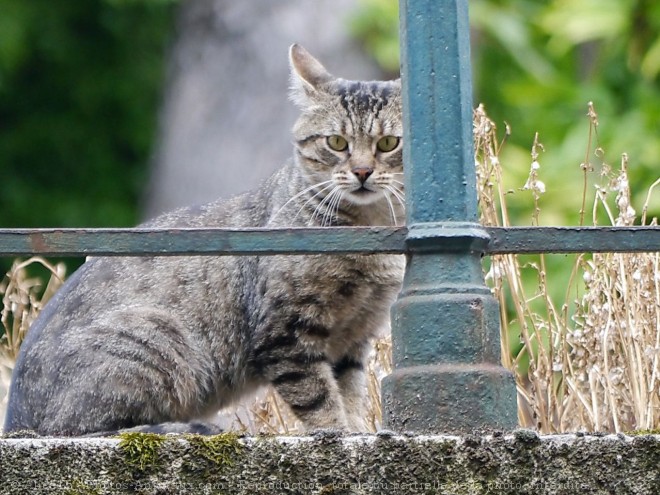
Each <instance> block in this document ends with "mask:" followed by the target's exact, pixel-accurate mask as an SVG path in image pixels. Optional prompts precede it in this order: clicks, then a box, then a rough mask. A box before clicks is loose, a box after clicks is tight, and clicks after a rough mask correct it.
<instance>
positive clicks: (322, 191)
mask: <svg viewBox="0 0 660 495" xmlns="http://www.w3.org/2000/svg"><path fill="white" fill-rule="evenodd" d="M326 182H330V183H331V184H328V185H326V186H325V187H323V188H322V189H320V190H319V191H316V193H314V194H313V195H312V196H311V197H309V198H307V201H305V202H304V203H303V204H302V205H301V206H300V208H298V211H297V212H296V214H295V215H294V217H293V220H291V223H294V222H295V221H296V219H297V218H298V215H300V213H301V212H302V211H303V210H304V209H305V207H306V206H307V205H308V204H309V203H311V202H312V201H314V199H316V198H317V197H318V196H321V195H322V194H323V193H324V192H325V191H327V190H328V189H330V188H332V187H334V184H332V182H333V181H331V180H330V181H326ZM308 190H309V189H308ZM326 197H327V196H325V197H324V198H323V199H322V200H321V201H324V200H325V198H326ZM316 208H318V205H317V206H316V207H315V209H314V211H316Z"/></svg>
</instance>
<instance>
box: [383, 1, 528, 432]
mask: <svg viewBox="0 0 660 495" xmlns="http://www.w3.org/2000/svg"><path fill="white" fill-rule="evenodd" d="M467 3H468V2H467V0H441V1H439V0H401V2H400V19H401V76H402V83H403V98H404V100H403V112H404V115H403V117H404V143H405V148H404V163H405V172H406V177H405V187H406V201H407V223H408V228H409V233H408V237H407V239H406V244H407V248H408V252H409V256H408V265H407V269H406V276H405V279H404V283H403V289H402V292H401V294H400V295H399V298H398V300H397V302H396V303H395V304H394V306H393V308H392V347H393V351H392V354H393V364H394V369H393V372H392V374H391V375H389V376H388V377H386V378H385V379H384V380H383V385H382V392H383V394H382V395H383V398H382V401H383V422H384V427H385V428H388V429H391V430H395V431H411V432H415V433H443V432H444V433H466V432H470V431H472V430H477V429H478V430H484V429H499V430H502V429H504V430H509V429H512V428H515V427H516V425H517V414H516V410H517V408H516V389H515V383H514V380H513V377H512V375H511V374H510V373H509V372H508V371H507V370H505V369H504V368H503V367H502V365H501V360H500V341H499V327H500V325H499V311H498V307H497V302H496V301H495V299H494V298H493V297H492V296H491V294H490V291H489V290H488V288H487V287H486V286H485V284H484V280H483V275H482V271H481V264H480V258H481V254H482V253H483V252H484V251H485V250H486V247H487V244H488V235H487V233H486V231H485V230H483V229H482V228H481V227H480V226H479V224H478V223H477V199H476V184H475V181H476V179H475V170H474V156H473V147H472V98H471V91H472V85H471V78H470V46H469V43H470V39H469V25H468V12H467Z"/></svg>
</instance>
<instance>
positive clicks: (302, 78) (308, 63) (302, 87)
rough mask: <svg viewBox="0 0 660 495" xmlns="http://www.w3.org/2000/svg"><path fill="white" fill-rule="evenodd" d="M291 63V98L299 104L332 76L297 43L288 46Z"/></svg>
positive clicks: (331, 78) (316, 91)
mask: <svg viewBox="0 0 660 495" xmlns="http://www.w3.org/2000/svg"><path fill="white" fill-rule="evenodd" d="M289 63H290V64H291V99H292V100H293V101H294V102H295V103H297V104H298V105H301V106H306V105H307V104H309V100H310V98H313V96H314V95H315V94H317V93H318V92H319V91H320V87H321V85H323V84H324V83H327V82H329V81H332V80H333V79H334V77H333V76H332V75H331V74H330V73H329V72H328V71H327V70H326V69H325V67H323V65H321V62H319V61H318V60H316V59H315V58H314V57H312V55H310V53H309V52H308V51H307V50H305V49H304V48H303V47H302V46H300V45H298V44H293V45H291V48H289Z"/></svg>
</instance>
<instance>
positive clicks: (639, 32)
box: [0, 0, 660, 228]
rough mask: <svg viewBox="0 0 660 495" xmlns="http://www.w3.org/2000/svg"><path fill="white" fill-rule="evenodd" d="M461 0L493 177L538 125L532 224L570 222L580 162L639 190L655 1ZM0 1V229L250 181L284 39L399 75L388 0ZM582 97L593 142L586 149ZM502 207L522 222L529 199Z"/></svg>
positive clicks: (659, 102)
mask: <svg viewBox="0 0 660 495" xmlns="http://www.w3.org/2000/svg"><path fill="white" fill-rule="evenodd" d="M312 5H313V8H311V6H312ZM470 9H471V10H470V13H471V22H472V30H473V32H472V40H473V61H474V64H473V66H474V102H475V105H476V104H478V103H480V102H481V103H484V104H485V106H486V110H487V111H488V113H489V114H490V116H491V117H492V119H493V120H494V121H495V122H496V123H497V125H498V127H499V130H500V133H501V135H502V137H504V129H505V123H506V124H508V126H510V129H511V135H510V136H509V137H508V139H507V142H506V145H505V147H504V149H503V150H502V153H501V155H500V157H501V159H502V162H503V163H504V164H505V165H504V166H505V168H506V178H505V180H506V181H508V183H510V187H511V188H512V189H517V188H520V187H521V186H522V185H524V183H525V181H526V178H527V175H528V173H529V166H530V163H531V158H530V154H529V153H530V148H531V145H532V142H533V140H534V133H535V132H539V140H540V142H541V143H542V144H543V146H544V147H543V149H544V150H545V151H544V152H543V153H542V154H541V156H540V158H539V161H540V162H541V165H542V166H543V170H542V179H543V181H544V182H545V184H546V186H547V189H546V193H545V194H544V196H543V198H542V199H541V206H542V207H543V208H544V210H545V213H544V215H543V220H542V222H543V223H546V224H575V223H576V221H577V215H578V210H579V207H580V205H579V202H580V199H581V189H582V181H581V172H580V163H582V162H586V161H590V162H592V163H596V164H598V163H600V162H603V161H604V162H607V163H610V164H613V165H617V164H618V162H619V161H620V156H621V153H624V152H625V153H627V154H628V155H629V157H630V176H631V182H632V184H631V186H632V190H633V192H634V194H635V195H636V196H637V197H636V199H638V200H641V199H643V197H644V196H645V195H646V192H647V187H648V185H650V183H651V182H652V181H653V180H655V179H656V178H657V176H658V170H659V169H660V167H658V164H657V160H658V157H659V156H660V132H659V131H660V125H659V116H660V88H659V86H658V79H659V74H660V3H658V2H656V1H654V0H628V1H626V2H621V1H619V0H545V1H541V0H471V1H470ZM0 13H1V14H0V227H3V228H6V227H54V226H61V227H82V226H88V227H92V226H93V227H103V226H116V227H122V226H132V225H135V224H136V223H138V222H140V221H142V220H144V219H146V218H148V217H151V216H153V215H156V214H158V213H160V212H161V211H163V210H167V209H171V208H174V207H177V206H180V205H184V204H190V203H200V202H205V201H209V200H212V199H215V198H217V197H220V196H228V195H231V194H234V193H236V192H239V191H243V190H246V189H249V188H251V187H254V185H255V184H257V183H258V182H259V180H260V179H261V178H263V177H264V176H266V175H268V174H269V173H270V172H271V171H272V170H274V169H275V168H277V167H279V166H280V165H281V164H282V163H283V162H284V161H285V160H286V159H287V157H288V156H289V155H290V148H291V145H290V137H289V129H290V127H291V125H292V123H293V120H294V118H295V109H294V107H293V105H291V104H290V102H289V101H288V100H287V96H286V91H287V84H288V61H287V47H288V46H289V44H291V43H292V42H294V41H295V42H300V43H302V44H303V45H305V46H306V47H307V48H308V49H309V50H310V51H311V52H312V53H314V54H315V55H316V56H317V57H318V58H319V59H321V60H322V61H323V62H324V64H325V65H326V66H327V67H328V68H329V70H330V71H331V72H334V73H335V74H337V75H340V76H343V77H346V78H353V79H358V78H382V77H396V76H397V75H398V64H399V58H398V18H397V15H398V4H397V2H396V1H394V0H339V1H337V0H315V1H314V2H310V1H304V0H278V1H277V2H275V1H272V0H245V1H242V2H235V1H232V0H186V1H176V0H58V1H57V2H52V1H50V0H30V1H29V2H26V1H25V0H0ZM589 101H593V102H594V105H595V108H596V111H597V112H598V113H599V118H600V126H599V127H598V143H597V145H598V146H599V147H600V148H602V150H603V151H602V152H601V151H599V152H598V154H597V155H598V156H592V157H585V150H586V149H587V142H588V137H589V136H588V128H589V125H588V119H587V117H586V112H587V103H588V102H589ZM653 205H656V206H657V205H658V203H657V202H656V203H653V204H652V208H655V209H656V214H657V212H658V210H659V208H657V207H656V206H653ZM509 208H510V213H511V216H512V219H513V220H512V221H513V223H514V224H528V223H529V222H530V220H531V213H530V212H531V210H532V208H533V205H532V204H531V201H529V198H524V200H521V201H517V199H516V198H512V199H511V201H510V202H509Z"/></svg>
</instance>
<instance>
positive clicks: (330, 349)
mask: <svg viewBox="0 0 660 495" xmlns="http://www.w3.org/2000/svg"><path fill="white" fill-rule="evenodd" d="M289 61H290V66H291V81H292V82H291V98H292V100H293V101H294V103H295V104H296V105H297V106H298V107H299V108H300V110H301V113H300V116H299V118H298V120H297V121H296V123H295V125H294V128H293V137H294V154H293V159H292V160H290V162H289V163H287V164H286V165H285V166H284V167H282V168H281V169H279V170H278V171H276V172H275V173H274V174H273V175H272V176H271V177H270V178H269V179H267V180H266V181H265V182H264V183H263V185H262V186H261V187H260V188H259V189H257V190H255V191H252V192H250V193H246V194H242V195H239V196H236V197H233V198H231V199H228V200H219V201H217V202H214V203H210V204H206V205H203V206H198V207H190V208H184V209H180V210H177V211H174V212H171V213H167V214H164V215H162V216H160V217H157V218H156V219H154V220H152V221H150V222H148V223H146V224H144V226H145V227H226V228H237V227H269V228H278V227H307V226H316V227H318V226H360V225H362V226H366V225H384V226H387V225H401V224H402V222H403V219H404V213H405V211H404V189H403V182H402V181H403V163H402V121H401V85H400V81H399V80H395V81H370V82H365V81H349V80H344V79H339V78H335V77H334V76H332V75H331V74H330V73H328V71H327V70H326V69H325V68H324V67H323V65H321V63H320V62H318V61H317V60H316V59H315V58H314V57H313V56H312V55H310V54H309V53H308V52H307V51H306V50H305V49H304V48H302V47H301V46H299V45H295V44H294V45H292V46H291V48H290V50H289ZM256 139H257V142H256V143H255V145H258V136H257V138H256ZM404 268H405V260H404V259H403V256H402V255H306V256H303V255H287V256H284V255H282V256H242V257H241V256H192V257H177V256H174V257H169V256H151V257H139V256H136V257H96V258H91V259H89V260H88V261H87V262H86V263H85V264H84V265H83V266H82V267H81V268H80V269H79V270H77V271H76V272H75V273H74V274H73V275H72V276H71V277H70V278H69V279H68V280H67V282H66V283H65V285H64V286H63V287H62V288H61V290H60V291H59V292H58V293H57V294H56V295H55V296H54V297H53V298H52V299H51V301H49V302H48V304H47V305H46V306H45V308H44V309H43V311H42V312H41V314H40V315H39V317H38V318H37V320H36V321H35V322H34V324H33V325H32V328H31V329H30V331H29V332H28V334H27V336H26V338H25V341H24V342H23V345H22V348H21V350H20V354H19V357H18V359H17V362H16V367H15V369H14V373H13V378H12V383H11V387H10V395H9V403H8V408H7V416H6V422H5V426H4V430H5V433H11V432H16V431H19V430H32V431H34V432H36V433H37V434H40V435H93V434H96V433H99V432H115V431H119V430H121V431H125V430H131V429H132V430H138V431H166V430H167V425H171V426H172V431H203V432H209V431H211V430H212V426H211V427H208V428H209V429H206V428H207V426H206V425H207V424H208V423H204V422H202V423H195V421H197V420H201V421H204V420H205V419H207V418H209V417H211V416H212V415H213V414H214V413H216V411H218V410H219V409H221V408H223V407H225V406H227V405H229V404H231V403H233V402H235V401H237V400H238V399H240V398H241V397H244V396H245V395H247V394H250V393H253V392H254V391H255V390H256V389H257V388H258V387H260V386H262V385H268V384H270V385H272V386H273V387H274V388H275V390H276V391H277V393H278V394H279V395H280V397H281V398H282V399H283V400H284V401H285V402H286V403H287V404H288V406H289V407H290V408H291V411H292V412H293V413H294V414H295V416H296V417H297V418H298V419H299V420H300V421H301V423H302V424H303V426H304V427H305V428H307V429H308V430H314V429H326V428H332V429H340V430H343V431H365V430H366V426H367V425H366V424H365V416H366V414H365V396H366V386H365V356H366V354H367V353H368V350H369V341H370V339H371V338H372V337H374V335H375V334H376V332H377V331H378V330H379V329H381V328H382V327H383V326H385V325H387V322H388V316H389V308H390V305H391V304H392V303H393V301H394V299H395V297H396V295H397V293H398V291H399V289H400V286H401V283H402V278H403V272H404Z"/></svg>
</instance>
